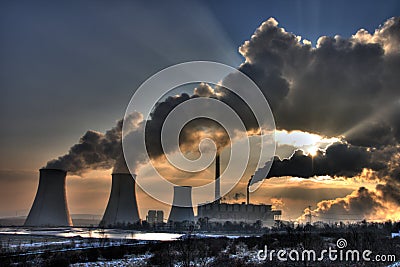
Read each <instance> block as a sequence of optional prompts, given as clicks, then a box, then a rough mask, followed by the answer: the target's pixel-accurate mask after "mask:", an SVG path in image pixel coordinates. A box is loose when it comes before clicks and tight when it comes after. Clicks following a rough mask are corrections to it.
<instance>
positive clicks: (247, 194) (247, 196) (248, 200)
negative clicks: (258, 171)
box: [246, 175, 254, 205]
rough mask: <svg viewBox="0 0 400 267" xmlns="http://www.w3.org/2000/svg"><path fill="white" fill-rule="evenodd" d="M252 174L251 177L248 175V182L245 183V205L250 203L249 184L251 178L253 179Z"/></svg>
mask: <svg viewBox="0 0 400 267" xmlns="http://www.w3.org/2000/svg"><path fill="white" fill-rule="evenodd" d="M253 176H254V175H252V176H251V177H250V179H249V182H248V183H247V187H246V199H247V201H246V202H247V205H249V204H250V189H249V188H250V184H251V180H253Z"/></svg>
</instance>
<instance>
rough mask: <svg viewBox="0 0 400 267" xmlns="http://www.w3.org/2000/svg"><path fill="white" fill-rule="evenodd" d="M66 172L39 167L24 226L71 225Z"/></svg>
mask: <svg viewBox="0 0 400 267" xmlns="http://www.w3.org/2000/svg"><path fill="white" fill-rule="evenodd" d="M66 175H67V172H66V171H63V170H58V169H40V178H39V186H38V190H37V193H36V197H35V200H34V202H33V205H32V208H31V210H30V212H29V215H28V217H27V218H26V221H25V226H72V220H71V217H70V216H69V210H68V205H67V198H66V191H65V178H66Z"/></svg>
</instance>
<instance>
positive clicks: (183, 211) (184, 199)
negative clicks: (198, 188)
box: [168, 186, 194, 222]
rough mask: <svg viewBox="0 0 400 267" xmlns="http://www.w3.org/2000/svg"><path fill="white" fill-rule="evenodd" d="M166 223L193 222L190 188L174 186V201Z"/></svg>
mask: <svg viewBox="0 0 400 267" xmlns="http://www.w3.org/2000/svg"><path fill="white" fill-rule="evenodd" d="M168 221H173V222H183V221H194V213H193V205H192V187H191V186H174V199H173V203H172V208H171V212H170V213H169V217H168Z"/></svg>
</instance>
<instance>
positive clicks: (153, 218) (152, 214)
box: [146, 210, 164, 224]
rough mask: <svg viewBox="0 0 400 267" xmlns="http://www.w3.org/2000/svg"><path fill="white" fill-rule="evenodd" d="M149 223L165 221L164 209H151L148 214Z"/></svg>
mask: <svg viewBox="0 0 400 267" xmlns="http://www.w3.org/2000/svg"><path fill="white" fill-rule="evenodd" d="M146 221H147V222H148V223H149V224H155V223H157V224H161V223H163V222H164V212H163V211H162V210H149V211H148V213H147V216H146Z"/></svg>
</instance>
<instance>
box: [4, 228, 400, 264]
mask: <svg viewBox="0 0 400 267" xmlns="http://www.w3.org/2000/svg"><path fill="white" fill-rule="evenodd" d="M392 231H394V228H393V225H392V224H390V225H387V224H371V225H353V226H343V227H336V228H330V227H325V228H323V229H321V228H313V227H307V226H306V227H298V228H289V227H288V228H281V229H275V230H274V231H266V232H265V233H264V234H262V235H260V236H246V237H240V236H236V237H232V236H230V237H228V236H219V237H211V236H210V235H201V234H194V235H193V234H190V235H189V234H187V235H184V236H183V237H182V238H180V239H178V240H172V241H140V240H130V239H123V240H122V239H119V240H116V239H109V238H81V237H51V236H40V235H38V236H34V235H13V234H2V235H0V240H1V246H0V251H1V253H0V266H71V265H72V266H231V267H233V266H390V265H392V266H400V264H397V263H396V262H399V261H400V238H398V237H397V238H392V237H391V235H390V233H391V232H392ZM338 239H342V240H343V239H344V240H345V241H346V246H345V247H343V248H342V249H341V250H342V251H343V253H344V254H343V255H345V253H346V251H348V250H358V251H360V256H361V253H362V252H363V251H365V250H370V251H371V254H370V255H368V256H369V257H368V258H369V259H370V261H365V260H362V259H360V260H356V259H351V258H350V257H349V259H348V260H345V259H344V257H343V259H342V260H340V259H339V258H338V259H336V260H331V259H329V257H328V255H327V254H322V255H323V256H321V257H320V255H321V252H322V251H323V250H328V249H336V250H337V255H338V256H339V252H340V249H339V248H338V243H337V240H338ZM265 245H267V248H268V251H271V250H275V251H278V250H285V251H286V253H289V252H290V253H291V256H292V259H291V258H288V255H287V254H286V259H287V260H286V261H282V260H279V259H278V257H277V255H276V254H275V255H273V257H272V258H269V257H267V259H265V260H263V259H259V258H258V257H257V253H258V251H259V250H264V248H265ZM293 250H295V252H291V251H293ZM305 250H308V251H309V250H313V251H315V253H316V255H317V257H316V259H313V258H312V257H311V258H307V257H305V258H304V259H302V258H301V255H302V252H304V251H305ZM275 253H276V252H275ZM297 254H298V255H300V256H299V260H297V259H296V257H295V256H296V255H297ZM260 255H263V254H260ZM305 255H306V254H305ZM376 255H379V256H380V259H385V261H384V262H383V261H379V262H378V261H377V260H376ZM281 256H283V257H284V258H285V255H281ZM389 256H390V257H389ZM318 258H320V259H318Z"/></svg>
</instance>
